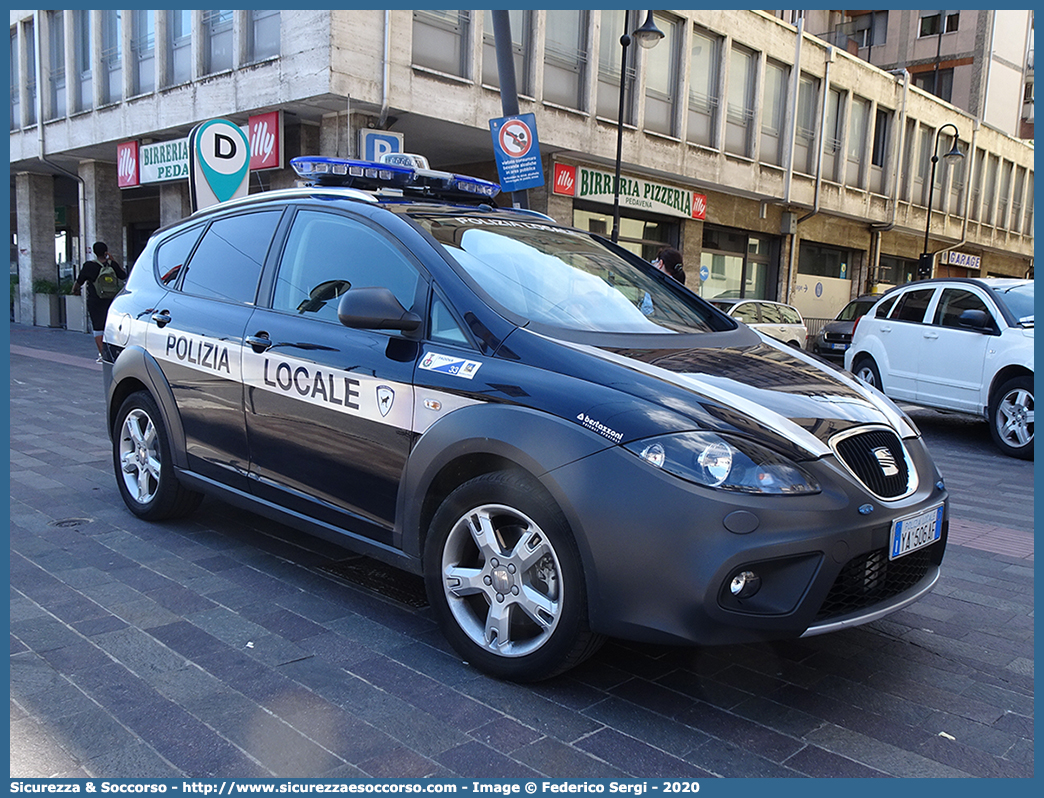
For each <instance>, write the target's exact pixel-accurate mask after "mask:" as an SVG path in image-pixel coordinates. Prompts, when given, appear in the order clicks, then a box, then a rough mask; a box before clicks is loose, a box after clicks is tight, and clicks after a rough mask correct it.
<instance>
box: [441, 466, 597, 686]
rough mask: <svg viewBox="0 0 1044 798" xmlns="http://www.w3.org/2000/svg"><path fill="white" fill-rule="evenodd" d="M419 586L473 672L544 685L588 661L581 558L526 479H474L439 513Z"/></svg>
mask: <svg viewBox="0 0 1044 798" xmlns="http://www.w3.org/2000/svg"><path fill="white" fill-rule="evenodd" d="M424 574H425V576H424V581H425V585H426V587H427V591H428V598H429V601H430V602H431V606H432V608H433V610H434V612H435V615H436V617H437V619H438V622H439V626H440V627H441V628H442V631H443V634H444V635H445V636H446V638H447V639H448V640H449V642H450V644H451V645H452V646H453V647H454V649H456V650H457V652H458V653H459V654H460V655H461V656H462V657H463V658H464V659H465V660H466V661H467V662H470V663H471V664H473V665H475V666H476V667H477V668H479V669H480V670H482V671H485V672H486V673H488V674H491V675H493V676H496V677H498V678H503V679H510V680H512V681H518V682H532V681H539V680H541V679H547V678H550V677H552V676H555V675H557V674H559V673H562V672H563V671H565V670H568V669H569V668H571V667H573V666H575V665H578V664H579V663H580V662H582V661H583V660H584V659H586V658H587V657H589V656H590V655H591V654H593V653H594V652H595V651H596V650H597V649H598V647H599V646H600V645H601V643H602V637H601V636H600V635H596V634H594V633H593V632H591V630H590V629H589V627H588V620H587V598H586V589H585V586H584V578H583V570H582V567H581V564H580V553H579V550H578V549H577V546H576V542H575V541H574V539H573V536H572V534H571V533H570V530H569V525H568V523H567V522H566V520H565V517H564V516H563V515H562V512H561V510H560V509H559V508H558V506H557V505H556V504H555V502H554V500H553V499H552V498H551V496H550V495H548V494H547V492H546V491H545V490H544V489H543V488H542V487H541V486H539V485H537V484H536V483H534V482H533V481H532V480H530V479H529V478H527V477H524V476H522V475H519V474H515V473H512V472H507V471H500V472H494V473H490V474H483V475H481V476H478V477H475V478H474V479H471V480H470V481H468V482H465V483H464V484H463V485H461V486H460V487H458V488H457V489H456V490H454V491H453V492H452V493H451V494H450V495H449V496H448V497H447V498H446V500H445V501H444V502H443V503H442V505H441V506H440V507H439V509H438V511H437V512H436V513H435V517H434V518H433V519H432V522H431V527H430V529H429V532H428V537H427V539H426V541H425V546H424Z"/></svg>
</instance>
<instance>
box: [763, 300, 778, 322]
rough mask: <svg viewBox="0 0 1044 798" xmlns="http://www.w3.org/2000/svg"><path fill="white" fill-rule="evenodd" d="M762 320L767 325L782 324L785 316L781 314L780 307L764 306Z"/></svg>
mask: <svg viewBox="0 0 1044 798" xmlns="http://www.w3.org/2000/svg"><path fill="white" fill-rule="evenodd" d="M761 320H762V321H763V322H765V324H782V323H783V314H782V313H780V310H779V305H762V306H761Z"/></svg>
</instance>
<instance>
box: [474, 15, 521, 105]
mask: <svg viewBox="0 0 1044 798" xmlns="http://www.w3.org/2000/svg"><path fill="white" fill-rule="evenodd" d="M482 13H483V21H482V82H483V83H484V84H485V85H487V86H495V87H497V88H500V71H499V69H498V67H497V45H496V40H495V39H494V37H493V12H492V11H483V12H482ZM508 19H509V20H510V22H511V55H512V57H513V59H514V61H515V88H516V89H517V90H518V93H519V94H522V95H525V96H527V97H531V96H532V95H533V89H532V87H531V86H530V83H529V81H530V75H529V72H530V61H531V58H530V55H531V53H532V52H533V44H532V38H533V36H532V31H533V12H532V11H529V10H524V11H508Z"/></svg>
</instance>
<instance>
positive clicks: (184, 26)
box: [166, 11, 192, 86]
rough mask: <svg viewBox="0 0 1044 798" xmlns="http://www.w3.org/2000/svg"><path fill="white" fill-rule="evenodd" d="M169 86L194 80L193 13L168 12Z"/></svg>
mask: <svg viewBox="0 0 1044 798" xmlns="http://www.w3.org/2000/svg"><path fill="white" fill-rule="evenodd" d="M166 13H167V59H168V64H167V76H168V82H167V85H168V86H177V85H178V84H179V83H188V82H189V81H190V80H192V12H191V11H167V12H166Z"/></svg>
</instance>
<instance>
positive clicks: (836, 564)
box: [547, 440, 949, 645]
mask: <svg viewBox="0 0 1044 798" xmlns="http://www.w3.org/2000/svg"><path fill="white" fill-rule="evenodd" d="M904 443H905V444H906V446H907V449H908V451H909V453H910V457H911V460H912V462H913V465H914V468H915V470H916V472H917V474H918V487H917V489H916V490H915V491H914V492H913V493H912V494H911V495H910V496H908V497H906V498H904V499H902V500H899V501H882V500H880V499H878V498H876V497H874V496H872V495H871V494H870V493H869V492H867V490H866V488H864V487H863V486H862V485H861V484H860V483H859V482H857V481H856V480H855V479H854V478H853V477H852V476H851V474H850V473H849V472H848V471H847V470H846V469H844V468H843V467H842V466H841V465H840V464H839V463H838V462H837V461H836V460H835V459H834V458H833V457H832V456H829V457H824V458H822V459H820V460H818V461H816V462H815V463H804V464H802V466H803V467H805V468H806V469H807V470H808V471H809V472H810V473H811V474H812V475H813V476H814V477H815V478H816V479H817V480H818V481H819V483H820V485H821V486H822V492H821V493H819V494H816V495H813V496H752V495H747V494H740V493H730V492H726V491H718V490H710V489H706V488H702V487H699V486H696V485H692V484H689V483H687V482H684V481H682V480H680V479H677V478H676V477H673V476H671V475H670V474H666V473H664V472H662V471H659V470H657V469H655V468H653V467H652V466H649V465H647V464H646V463H644V462H642V461H640V460H639V459H638V458H636V457H635V456H634V455H632V454H630V453H629V452H627V451H625V450H623V449H621V448H619V447H615V448H613V449H608V450H605V451H603V452H600V453H598V454H596V455H593V456H591V457H588V458H585V459H583V460H580V461H577V462H575V463H572V464H570V465H568V466H565V467H563V468H561V469H557V470H556V471H554V472H552V473H551V474H549V475H547V477H548V478H551V479H553V480H554V486H553V492H555V493H556V494H557V495H558V499H559V502H560V504H561V505H562V507H563V509H564V511H565V512H566V515H567V517H568V518H569V520H570V523H571V525H572V528H573V530H574V531H575V533H576V537H577V543H578V545H579V546H580V549H581V553H582V556H583V559H584V568H585V576H586V579H587V587H588V606H589V612H590V617H591V624H592V628H593V629H594V630H595V631H598V632H601V633H603V634H607V635H611V636H614V637H622V638H626V639H632V640H643V641H650V642H664V643H694V644H701V645H708V644H730V643H742V642H750V641H760V640H769V639H778V638H787V637H799V636H802V635H806V634H809V635H811V634H819V633H822V632H826V631H833V630H834V629H840V628H846V627H848V626H855V625H858V624H862V623H867V622H869V621H872V620H876V619H877V618H880V617H884V615H887V614H889V613H891V612H895V611H896V610H898V609H901V608H902V607H903V606H906V605H907V604H909V603H910V602H911V601H914V600H916V599H917V598H919V597H920V596H921V595H923V594H924V593H926V592H927V591H928V590H930V589H931V587H932V586H933V585H934V583H935V581H936V580H937V579H938V576H939V565H940V563H941V561H942V556H943V551H944V549H945V546H946V537H947V526H948V510H949V507H948V500H947V494H946V491H945V489H943V488H942V487H940V486H939V485H940V484H941V483H940V477H939V474H938V472H937V471H936V469H935V466H934V464H933V463H932V462H931V459H930V458H929V456H928V454H927V452H926V451H925V449H924V447H923V445H922V444H921V443H920V441H918V440H906V441H904ZM939 504H943V523H942V537H941V539H940V540H938V541H937V542H935V543H933V544H931V545H929V546H926V547H924V548H922V549H918V550H916V551H914V552H911V553H910V554H907V555H905V556H904V557H900V558H898V559H896V560H889V559H888V546H889V542H890V534H891V526H892V521H893V520H894V519H896V518H901V517H906V516H911V515H915V514H917V513H919V512H923V511H925V510H927V509H929V508H931V507H934V506H937V505H939ZM867 506H870V507H872V509H871V510H870V511H869V512H867V511H866V507H867ZM860 507H863V508H864V512H860ZM730 529H731V530H733V531H730ZM746 570H750V571H753V572H754V573H756V574H758V576H759V577H760V578H761V587H760V589H759V590H758V592H757V593H756V594H755V595H754V596H752V597H750V598H746V599H736V598H734V597H733V596H732V595H731V593H730V592H729V589H728V587H729V583H730V582H731V581H732V578H733V577H734V576H735V575H736V574H738V573H740V572H743V571H746Z"/></svg>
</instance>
